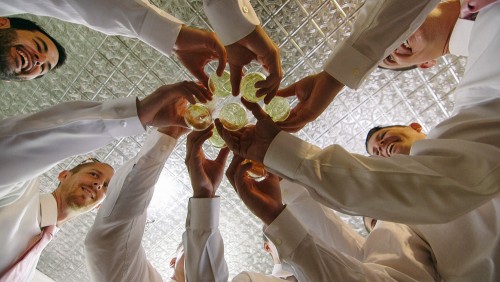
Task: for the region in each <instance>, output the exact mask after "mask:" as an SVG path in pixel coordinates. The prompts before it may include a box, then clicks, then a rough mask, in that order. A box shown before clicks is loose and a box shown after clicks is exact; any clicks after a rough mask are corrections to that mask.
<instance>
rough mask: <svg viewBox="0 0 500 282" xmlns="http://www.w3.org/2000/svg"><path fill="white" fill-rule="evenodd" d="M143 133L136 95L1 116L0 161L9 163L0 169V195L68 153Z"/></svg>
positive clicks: (91, 148) (73, 154) (1, 196)
mask: <svg viewBox="0 0 500 282" xmlns="http://www.w3.org/2000/svg"><path fill="white" fill-rule="evenodd" d="M142 132H144V127H143V126H142V124H141V122H140V120H139V118H138V116H137V105H136V98H135V97H129V98H122V99H117V100H111V101H105V102H84V101H78V102H67V103H62V104H59V105H57V106H54V107H51V108H48V109H45V110H42V111H40V112H37V113H35V114H30V115H22V116H17V117H11V118H7V119H4V120H2V121H0V148H1V149H0V160H2V161H4V162H7V161H8V163H9V165H3V166H2V169H1V170H0V198H4V197H6V195H7V194H9V193H14V194H15V193H17V192H16V191H12V189H11V188H12V187H14V186H18V187H20V186H19V185H16V183H20V182H23V181H27V180H29V179H32V178H34V177H37V176H38V175H40V174H42V173H44V172H45V171H47V170H48V169H50V168H51V167H52V166H54V165H55V164H56V163H58V162H59V161H61V160H63V159H65V158H67V157H71V156H75V155H79V154H84V153H87V152H89V151H92V150H95V149H97V148H99V147H102V146H104V145H106V144H108V143H109V142H111V141H113V140H114V139H115V138H119V137H125V136H130V135H135V134H140V133H142ZM21 186H22V185H21ZM18 192H19V191H18ZM21 194H22V192H21Z"/></svg>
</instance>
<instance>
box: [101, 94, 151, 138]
mask: <svg viewBox="0 0 500 282" xmlns="http://www.w3.org/2000/svg"><path fill="white" fill-rule="evenodd" d="M101 117H102V119H103V120H104V124H105V126H106V129H107V131H108V132H109V133H110V135H111V136H113V137H114V138H119V137H127V136H133V135H138V134H142V133H144V126H142V123H141V121H140V120H139V116H138V115H137V99H136V98H135V97H127V98H121V99H116V100H110V101H104V102H103V103H102V113H101Z"/></svg>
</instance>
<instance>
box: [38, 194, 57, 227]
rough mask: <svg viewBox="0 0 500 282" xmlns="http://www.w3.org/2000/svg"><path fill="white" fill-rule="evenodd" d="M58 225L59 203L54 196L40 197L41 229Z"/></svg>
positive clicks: (44, 195) (45, 195)
mask: <svg viewBox="0 0 500 282" xmlns="http://www.w3.org/2000/svg"><path fill="white" fill-rule="evenodd" d="M56 224H57V202H56V199H55V198H54V196H52V194H43V195H40V228H43V227H46V226H49V225H56Z"/></svg>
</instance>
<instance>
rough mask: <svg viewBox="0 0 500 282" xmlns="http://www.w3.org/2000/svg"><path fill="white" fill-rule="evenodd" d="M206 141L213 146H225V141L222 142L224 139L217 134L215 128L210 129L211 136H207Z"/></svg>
mask: <svg viewBox="0 0 500 282" xmlns="http://www.w3.org/2000/svg"><path fill="white" fill-rule="evenodd" d="M208 142H210V144H212V146H214V147H215V148H224V147H226V142H224V139H222V137H221V136H220V135H219V132H217V128H215V127H214V128H213V129H212V136H210V138H208Z"/></svg>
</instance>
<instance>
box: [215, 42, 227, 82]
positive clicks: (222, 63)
mask: <svg viewBox="0 0 500 282" xmlns="http://www.w3.org/2000/svg"><path fill="white" fill-rule="evenodd" d="M216 52H217V56H218V58H219V65H218V66H217V75H218V76H221V75H222V74H223V73H224V69H225V68H226V64H227V53H226V49H225V48H224V46H222V44H221V45H220V49H219V48H217V50H216Z"/></svg>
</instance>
